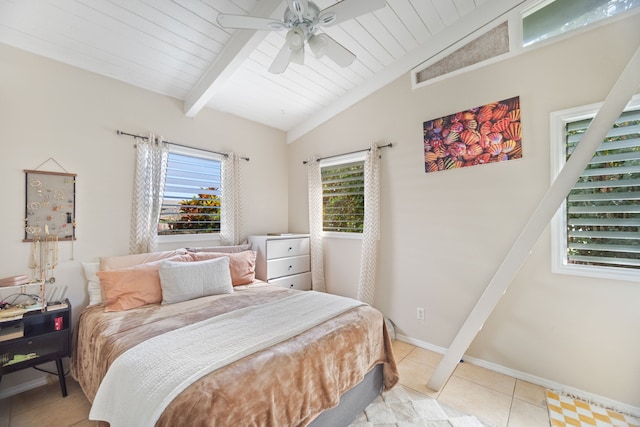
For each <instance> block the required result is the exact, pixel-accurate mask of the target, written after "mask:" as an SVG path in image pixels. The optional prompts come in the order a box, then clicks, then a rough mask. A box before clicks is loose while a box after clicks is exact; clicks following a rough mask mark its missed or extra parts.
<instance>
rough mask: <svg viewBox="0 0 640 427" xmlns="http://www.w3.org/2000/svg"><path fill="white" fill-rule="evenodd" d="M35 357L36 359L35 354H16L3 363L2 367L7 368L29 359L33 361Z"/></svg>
mask: <svg viewBox="0 0 640 427" xmlns="http://www.w3.org/2000/svg"><path fill="white" fill-rule="evenodd" d="M36 357H38V355H37V354H35V353H29V354H16V355H14V356H13V359H11V360H9V361H8V362H7V363H5V364H4V365H2V366H9V365H13V364H14V363H20V362H24V361H25V360H31V359H35V358H36Z"/></svg>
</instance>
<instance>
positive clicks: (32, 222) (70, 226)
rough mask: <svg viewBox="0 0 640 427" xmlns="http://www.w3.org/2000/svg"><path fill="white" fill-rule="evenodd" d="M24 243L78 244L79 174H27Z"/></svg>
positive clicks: (26, 172) (31, 172)
mask: <svg viewBox="0 0 640 427" xmlns="http://www.w3.org/2000/svg"><path fill="white" fill-rule="evenodd" d="M24 174H25V201H26V203H25V231H24V241H25V242H33V241H39V240H43V239H46V238H48V237H50V236H51V237H55V238H56V239H57V240H75V224H76V215H75V209H76V174H74V173H59V172H45V171H38V170H25V171H24Z"/></svg>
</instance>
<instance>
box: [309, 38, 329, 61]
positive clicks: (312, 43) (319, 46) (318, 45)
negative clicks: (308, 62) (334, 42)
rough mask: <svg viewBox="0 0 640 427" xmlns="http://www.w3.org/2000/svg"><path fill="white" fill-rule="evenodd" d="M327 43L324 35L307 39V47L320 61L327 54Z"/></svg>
mask: <svg viewBox="0 0 640 427" xmlns="http://www.w3.org/2000/svg"><path fill="white" fill-rule="evenodd" d="M328 46H329V42H328V40H327V36H326V35H325V34H318V35H313V36H311V37H309V47H310V48H311V52H313V56H315V57H316V58H318V59H320V58H322V57H323V56H324V55H325V54H326V53H327V48H328Z"/></svg>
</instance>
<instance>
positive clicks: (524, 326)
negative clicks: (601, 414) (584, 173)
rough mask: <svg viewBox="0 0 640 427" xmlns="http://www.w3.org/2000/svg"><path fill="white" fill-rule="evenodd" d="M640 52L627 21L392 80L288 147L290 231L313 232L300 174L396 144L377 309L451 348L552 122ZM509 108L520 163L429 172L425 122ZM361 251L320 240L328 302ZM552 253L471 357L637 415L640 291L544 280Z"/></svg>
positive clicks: (526, 199) (530, 196) (527, 194)
mask: <svg viewBox="0 0 640 427" xmlns="http://www.w3.org/2000/svg"><path fill="white" fill-rule="evenodd" d="M638 40H640V15H639V14H635V15H633V16H631V17H629V18H627V19H626V20H624V21H618V22H615V23H613V24H610V25H608V26H605V27H601V28H596V29H595V30H592V31H589V32H587V33H583V34H581V35H579V36H576V37H572V38H570V39H567V40H564V41H561V42H558V43H555V44H552V45H549V46H546V47H542V48H538V49H535V50H532V51H530V52H528V53H526V54H523V55H521V56H518V57H515V58H511V59H508V60H504V61H501V62H499V63H495V64H492V65H488V66H485V67H483V68H479V69H476V70H474V71H470V72H467V73H464V74H461V75H458V76H455V77H451V78H448V79H446V80H443V81H441V82H438V83H435V84H432V85H428V86H425V87H423V88H420V89H417V90H412V89H411V85H410V78H409V76H405V77H402V78H400V79H398V80H397V81H395V82H393V83H392V84H390V85H388V86H387V87H385V88H383V89H381V90H380V91H378V92H377V93H375V94H373V95H371V96H369V97H368V98H366V99H365V100H363V101H362V102H360V103H359V104H357V105H355V106H354V107H352V108H350V109H349V110H347V111H346V112H344V113H343V114H340V115H339V116H337V117H335V118H333V119H332V120H330V121H328V122H327V123H326V124H324V125H322V126H320V127H319V128H317V129H316V130H314V131H312V132H311V133H309V134H307V135H305V136H304V137H302V138H300V139H299V140H297V141H295V142H294V143H292V144H291V145H290V146H289V200H290V203H289V225H290V228H291V229H293V230H298V231H302V230H306V229H308V219H307V212H308V210H307V206H306V203H307V197H306V167H305V166H303V165H302V161H303V160H305V159H307V158H309V157H311V156H312V155H319V156H329V155H334V154H339V153H344V152H349V151H352V150H357V149H361V148H366V147H368V146H369V144H371V142H374V141H376V142H379V143H387V142H393V144H394V146H393V148H391V149H384V151H383V152H382V156H383V157H382V169H381V171H382V172H381V173H382V229H381V239H380V250H379V264H378V265H379V270H378V274H377V285H376V286H377V287H376V304H375V305H376V306H377V307H378V308H379V309H380V310H381V311H383V313H384V314H385V315H387V316H389V317H390V318H391V319H392V320H393V321H394V322H395V323H396V324H397V327H398V331H397V332H398V333H399V334H401V335H403V336H405V337H408V338H410V339H412V340H417V341H418V342H422V343H425V344H428V345H430V346H435V347H441V348H446V347H448V346H449V344H450V343H451V341H452V340H453V338H454V336H455V335H456V333H457V331H458V329H459V328H460V327H461V325H462V323H463V322H464V320H465V319H466V316H467V315H468V313H469V312H470V310H471V309H472V307H473V306H474V304H475V302H476V301H477V299H478V298H479V296H480V294H481V293H482V291H483V289H484V288H485V287H486V285H487V284H488V283H489V280H490V279H491V278H492V276H493V274H494V272H495V271H496V269H497V268H498V266H499V265H500V263H501V261H502V260H503V259H504V257H505V255H506V254H507V252H508V251H509V249H510V247H511V245H512V244H513V243H514V241H515V239H516V237H517V236H518V234H519V232H520V230H522V228H523V227H524V225H525V224H526V222H527V220H528V219H529V217H530V215H531V214H532V212H533V210H534V209H535V207H536V206H537V203H538V202H539V200H540V199H541V197H542V196H543V195H544V193H545V191H546V189H547V188H548V186H549V185H550V147H549V132H550V131H549V114H550V113H551V112H552V111H557V110H561V109H566V108H570V107H574V106H580V105H585V104H590V103H594V102H599V101H603V100H604V98H605V96H606V95H607V93H608V91H609V89H610V88H611V86H612V85H613V84H614V82H615V80H616V79H617V76H618V75H619V74H620V72H621V71H622V69H623V67H624V66H625V65H626V63H627V61H628V59H629V58H630V56H631V54H632V53H633V52H634V51H635V49H636V48H637V46H638ZM516 95H518V96H520V101H521V111H522V130H523V131H522V132H523V151H524V157H523V158H522V159H520V160H515V161H510V162H506V163H501V164H490V165H483V166H476V167H468V168H464V169H459V170H453V171H446V172H438V173H429V174H426V173H425V172H424V163H423V146H422V123H423V122H424V121H426V120H428V119H432V118H436V117H440V116H443V115H446V114H451V113H454V112H456V111H461V110H464V109H467V108H470V107H474V106H478V105H482V104H485V103H488V102H492V101H498V100H501V99H506V98H510V97H513V96H516ZM359 245H360V241H358V240H347V241H345V240H340V241H338V240H335V239H327V241H326V252H327V257H326V258H327V261H326V263H327V264H328V265H327V267H326V269H327V287H328V288H329V290H330V291H332V292H336V293H341V294H344V295H350V296H353V295H355V293H356V290H355V286H356V283H357V281H356V280H354V277H357V270H358V266H359V264H358V256H359ZM550 245H551V243H550V237H549V232H548V230H547V231H545V233H544V235H543V236H542V237H541V239H540V240H539V242H538V244H537V245H536V246H535V248H534V250H533V251H532V253H531V255H530V256H529V258H528V259H527V261H526V263H525V265H524V267H523V268H522V270H521V271H520V273H519V274H518V275H517V277H516V278H515V280H514V281H513V283H512V285H511V287H510V289H509V290H508V292H507V293H506V295H505V296H504V297H503V299H502V300H501V302H500V303H499V305H498V307H497V308H496V310H495V311H494V312H493V314H492V315H491V317H490V318H489V320H488V322H486V324H485V326H484V328H483V329H482V331H481V332H480V333H479V335H478V336H477V338H476V339H475V341H474V342H473V344H472V346H471V347H470V349H469V351H468V354H469V355H470V356H473V357H476V358H479V359H481V360H484V361H486V362H488V363H491V364H496V365H499V366H501V367H504V368H506V369H508V370H513V371H517V372H520V373H523V374H525V376H529V377H533V378H537V379H543V380H546V381H548V382H555V383H560V384H564V385H567V386H569V387H572V388H575V389H579V390H584V391H586V392H588V393H591V394H594V395H597V396H603V397H605V398H607V399H613V400H615V401H617V402H622V403H624V404H627V405H632V406H635V407H640V388H639V386H638V380H640V363H639V362H638V361H639V360H640V339H638V338H639V337H640V310H638V301H640V284H639V283H632V282H622V281H613V280H602V279H588V278H582V277H577V276H575V277H574V276H563V275H557V274H552V273H551V271H550ZM418 306H420V307H424V308H425V320H424V321H419V320H417V319H416V307H418Z"/></svg>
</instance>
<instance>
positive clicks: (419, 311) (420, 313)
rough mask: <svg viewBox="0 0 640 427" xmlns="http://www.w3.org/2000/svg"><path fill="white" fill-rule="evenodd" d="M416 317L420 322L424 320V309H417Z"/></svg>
mask: <svg viewBox="0 0 640 427" xmlns="http://www.w3.org/2000/svg"><path fill="white" fill-rule="evenodd" d="M416 317H417V318H418V320H424V308H422V307H418V308H417V309H416Z"/></svg>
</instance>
